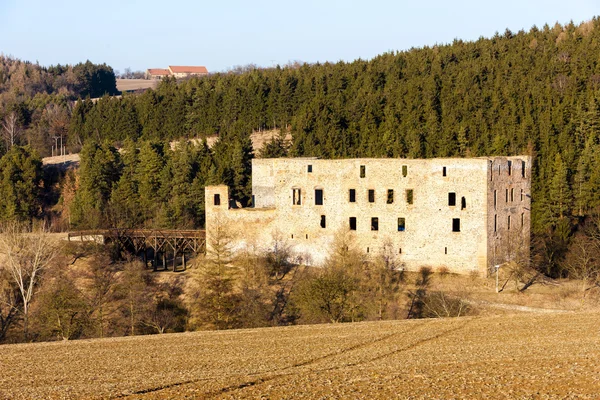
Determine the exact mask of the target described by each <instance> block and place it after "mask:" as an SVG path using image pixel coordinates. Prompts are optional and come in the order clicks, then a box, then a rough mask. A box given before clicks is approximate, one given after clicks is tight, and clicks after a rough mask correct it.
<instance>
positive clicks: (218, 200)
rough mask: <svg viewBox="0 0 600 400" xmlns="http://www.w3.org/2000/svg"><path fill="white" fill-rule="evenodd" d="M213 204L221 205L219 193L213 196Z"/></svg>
mask: <svg viewBox="0 0 600 400" xmlns="http://www.w3.org/2000/svg"><path fill="white" fill-rule="evenodd" d="M213 204H214V205H215V206H220V205H221V195H220V194H219V193H215V196H214V198H213Z"/></svg>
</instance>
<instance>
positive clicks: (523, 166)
mask: <svg viewBox="0 0 600 400" xmlns="http://www.w3.org/2000/svg"><path fill="white" fill-rule="evenodd" d="M521 176H522V177H523V178H525V161H521Z"/></svg>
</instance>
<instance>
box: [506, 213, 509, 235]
mask: <svg viewBox="0 0 600 400" xmlns="http://www.w3.org/2000/svg"><path fill="white" fill-rule="evenodd" d="M506 230H508V231H510V215H509V216H508V219H507V221H506Z"/></svg>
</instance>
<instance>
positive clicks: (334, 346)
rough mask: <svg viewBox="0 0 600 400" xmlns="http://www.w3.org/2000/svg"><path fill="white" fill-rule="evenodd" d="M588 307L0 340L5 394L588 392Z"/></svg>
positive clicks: (593, 318) (596, 347)
mask: <svg viewBox="0 0 600 400" xmlns="http://www.w3.org/2000/svg"><path fill="white" fill-rule="evenodd" d="M599 326H600V314H598V313H574V312H569V313H563V314H544V315H541V314H535V313H533V314H532V313H529V314H520V315H500V316H491V317H464V318H455V319H436V320H411V321H388V322H367V323H355V324H337V325H313V326H295V327H285V328H265V329H253V330H250V329H248V330H232V331H220V332H195V333H184V334H168V335H160V336H146V337H130V338H114V339H104V340H102V339H99V340H85V341H83V340H82V341H76V342H64V343H39V344H20V345H6V346H2V347H0V370H1V371H2V374H1V375H0V397H8V398H80V397H86V398H96V397H97V398H105V397H131V398H162V399H167V398H273V399H278V398H392V397H393V398H490V397H491V398H536V399H537V398H594V397H596V396H597V394H598V393H600V363H599V362H598V359H599V358H600V332H599V328H598V327H599Z"/></svg>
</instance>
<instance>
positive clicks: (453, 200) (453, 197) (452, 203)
mask: <svg viewBox="0 0 600 400" xmlns="http://www.w3.org/2000/svg"><path fill="white" fill-rule="evenodd" d="M448 205H449V206H455V205H456V193H454V192H450V193H448Z"/></svg>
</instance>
